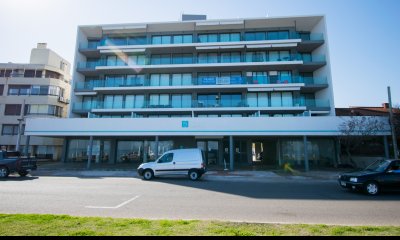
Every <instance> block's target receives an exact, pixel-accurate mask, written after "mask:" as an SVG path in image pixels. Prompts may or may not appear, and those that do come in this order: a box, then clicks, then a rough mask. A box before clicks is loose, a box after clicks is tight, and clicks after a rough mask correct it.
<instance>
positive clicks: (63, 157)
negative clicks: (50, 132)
mask: <svg viewBox="0 0 400 240" xmlns="http://www.w3.org/2000/svg"><path fill="white" fill-rule="evenodd" d="M68 144H69V141H68V138H64V145H63V147H62V151H61V162H62V163H66V162H67V151H68Z"/></svg>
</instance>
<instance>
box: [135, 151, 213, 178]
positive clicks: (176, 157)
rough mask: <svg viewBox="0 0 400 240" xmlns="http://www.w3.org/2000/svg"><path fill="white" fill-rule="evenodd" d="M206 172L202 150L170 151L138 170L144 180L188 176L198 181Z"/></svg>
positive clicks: (144, 164)
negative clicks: (166, 176)
mask: <svg viewBox="0 0 400 240" xmlns="http://www.w3.org/2000/svg"><path fill="white" fill-rule="evenodd" d="M206 171H207V170H206V166H205V161H204V157H203V152H202V151H201V150H200V149H179V150H172V151H168V152H166V153H164V155H162V156H161V157H160V158H159V159H157V160H156V161H155V162H149V163H143V164H142V165H140V166H139V168H138V173H139V175H140V176H142V177H143V179H144V180H151V179H152V178H153V177H157V176H162V175H187V176H189V178H190V179H191V180H193V181H196V180H198V179H199V178H201V176H202V175H203V174H204V173H206Z"/></svg>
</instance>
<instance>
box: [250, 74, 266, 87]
mask: <svg viewBox="0 0 400 240" xmlns="http://www.w3.org/2000/svg"><path fill="white" fill-rule="evenodd" d="M249 77H250V79H249V82H250V84H267V83H268V75H267V72H251V73H250V76H249Z"/></svg>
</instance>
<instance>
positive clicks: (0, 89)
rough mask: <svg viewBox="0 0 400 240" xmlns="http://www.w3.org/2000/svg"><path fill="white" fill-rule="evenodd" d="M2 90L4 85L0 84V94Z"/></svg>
mask: <svg viewBox="0 0 400 240" xmlns="http://www.w3.org/2000/svg"><path fill="white" fill-rule="evenodd" d="M3 91H4V85H3V84H0V96H2V95H3Z"/></svg>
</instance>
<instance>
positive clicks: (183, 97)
mask: <svg viewBox="0 0 400 240" xmlns="http://www.w3.org/2000/svg"><path fill="white" fill-rule="evenodd" d="M172 107H173V108H190V107H192V95H190V94H176V95H172Z"/></svg>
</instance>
